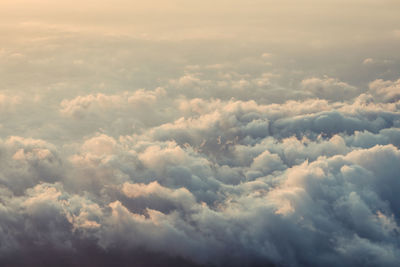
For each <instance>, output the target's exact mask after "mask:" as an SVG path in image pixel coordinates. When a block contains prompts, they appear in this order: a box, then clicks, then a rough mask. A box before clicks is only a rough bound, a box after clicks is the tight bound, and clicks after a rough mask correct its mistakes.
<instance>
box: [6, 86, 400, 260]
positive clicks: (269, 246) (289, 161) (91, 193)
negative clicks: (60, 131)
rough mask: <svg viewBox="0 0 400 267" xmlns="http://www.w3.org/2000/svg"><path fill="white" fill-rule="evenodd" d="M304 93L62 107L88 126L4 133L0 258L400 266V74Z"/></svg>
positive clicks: (148, 97) (63, 115) (164, 96)
mask: <svg viewBox="0 0 400 267" xmlns="http://www.w3.org/2000/svg"><path fill="white" fill-rule="evenodd" d="M181 80H182V79H181ZM185 84H186V83H185ZM186 85H187V86H189V84H186ZM301 86H303V92H304V94H310V95H313V94H315V95H316V96H315V97H314V98H308V99H306V100H301V101H295V100H288V101H286V102H284V103H283V104H260V103H258V102H257V101H254V100H252V101H245V100H234V99H232V100H221V99H218V98H212V99H211V98H209V99H206V98H187V97H185V96H184V95H180V96H179V97H176V96H175V95H174V93H173V92H169V91H166V90H165V89H163V88H157V89H155V90H138V91H135V92H133V93H128V92H123V93H115V94H101V93H98V94H88V95H82V96H77V97H74V98H69V99H64V100H62V101H61V102H60V103H59V106H58V114H59V115H57V116H58V117H59V120H64V121H63V123H64V125H69V127H76V128H77V129H76V131H79V130H80V127H83V128H85V127H86V128H87V129H85V132H86V131H87V132H92V133H91V134H88V135H87V134H86V135H85V136H83V137H81V138H75V139H73V141H70V142H68V143H60V142H54V143H51V142H48V141H46V140H41V139H36V138H27V137H19V136H9V137H6V138H4V139H3V140H1V142H0V157H1V162H0V164H1V171H0V183H1V187H0V191H1V194H0V198H1V201H0V214H1V216H0V236H1V242H0V263H1V264H2V265H4V266H24V265H27V266H45V265H52V264H57V265H63V264H64V265H66V266H73V265H76V266H82V265H85V266H111V265H112V266H115V265H114V264H117V265H118V266H132V265H135V266H136V265H138V266H167V265H169V266H181V265H182V266H196V265H198V266H203V265H204V266H268V265H271V266H398V265H399V263H400V253H399V252H400V243H399V233H400V232H399V231H400V228H399V223H400V217H399V213H398V211H399V210H400V198H399V197H398V192H400V177H399V173H400V150H399V147H400V112H399V111H398V110H399V107H400V102H399V99H398V94H397V93H396V89H397V87H398V81H397V82H396V81H395V82H391V81H383V80H376V81H374V82H372V83H371V84H370V88H369V89H368V91H367V92H366V93H363V94H359V95H356V96H355V97H354V98H353V99H349V101H346V102H343V101H341V102H339V101H338V99H339V98H341V97H340V94H342V93H345V92H346V93H350V92H351V93H352V94H353V93H354V92H356V91H357V89H356V88H355V87H352V86H350V85H348V84H345V83H343V82H340V81H337V80H335V79H331V78H323V79H319V78H312V79H307V80H303V81H302V82H301ZM396 86H397V87H396ZM319 87H323V88H324V89H323V90H319V89H318V88H319ZM307 88H308V89H307ZM192 92H195V90H194V91H192ZM324 92H328V95H327V97H326V98H327V99H325V98H324ZM335 92H337V93H335ZM7 99H9V100H7ZM2 101H3V102H4V104H2V105H3V106H4V108H7V107H8V106H11V105H12V106H13V109H18V105H22V104H21V103H22V102H23V101H28V100H24V98H23V97H21V98H20V97H11V96H7V95H4V96H2ZM5 105H8V106H5ZM7 110H9V112H12V110H11V109H7ZM124 123H125V124H129V123H130V124H135V125H137V127H139V128H138V129H137V130H134V128H131V130H130V131H131V132H132V133H133V134H132V133H131V134H118V132H119V131H120V132H121V133H122V132H124V131H126V129H124V127H123V124H124ZM98 125H102V127H105V129H107V127H111V128H113V129H112V131H110V133H114V134H105V133H101V132H99V128H98ZM69 131H71V129H65V133H67V134H70V132H69ZM96 131H97V133H96ZM103 131H106V130H103Z"/></svg>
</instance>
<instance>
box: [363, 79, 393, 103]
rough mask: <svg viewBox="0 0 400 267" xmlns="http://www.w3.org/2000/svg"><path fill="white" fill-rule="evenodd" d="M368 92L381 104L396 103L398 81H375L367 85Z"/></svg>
mask: <svg viewBox="0 0 400 267" xmlns="http://www.w3.org/2000/svg"><path fill="white" fill-rule="evenodd" d="M369 90H370V92H371V93H372V94H373V95H374V97H376V98H377V99H378V100H380V101H383V102H398V100H399V99H400V79H399V80H397V81H384V80H382V79H378V80H375V81H373V82H371V83H370V84H369Z"/></svg>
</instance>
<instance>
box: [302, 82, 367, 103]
mask: <svg viewBox="0 0 400 267" xmlns="http://www.w3.org/2000/svg"><path fill="white" fill-rule="evenodd" d="M301 86H302V89H303V90H305V91H307V92H309V93H310V94H311V96H314V97H318V98H322V99H328V100H331V101H339V100H340V101H343V100H346V99H351V98H353V97H355V96H358V95H359V92H360V90H358V89H357V88H356V87H354V86H351V85H349V84H347V83H345V82H341V81H339V80H337V79H334V78H329V77H324V78H323V79H320V78H315V77H314V78H308V79H304V80H302V81H301Z"/></svg>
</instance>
